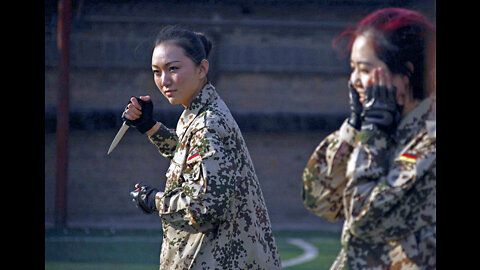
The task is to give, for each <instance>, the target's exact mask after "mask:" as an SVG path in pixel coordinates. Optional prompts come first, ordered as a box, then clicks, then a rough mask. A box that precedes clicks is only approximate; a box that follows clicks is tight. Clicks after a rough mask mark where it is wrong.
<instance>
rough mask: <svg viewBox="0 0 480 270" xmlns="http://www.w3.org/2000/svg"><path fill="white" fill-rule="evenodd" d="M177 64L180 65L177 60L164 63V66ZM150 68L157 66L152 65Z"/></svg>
mask: <svg viewBox="0 0 480 270" xmlns="http://www.w3.org/2000/svg"><path fill="white" fill-rule="evenodd" d="M177 62H178V63H180V61H178V60H173V61H170V62H168V63H166V64H165V66H167V67H168V66H169V65H171V64H173V63H177ZM152 67H158V66H157V65H152Z"/></svg>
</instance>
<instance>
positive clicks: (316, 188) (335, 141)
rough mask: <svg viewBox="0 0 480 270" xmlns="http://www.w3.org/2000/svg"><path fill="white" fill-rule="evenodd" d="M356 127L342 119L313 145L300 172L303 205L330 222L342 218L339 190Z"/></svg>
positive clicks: (343, 183)
mask: <svg viewBox="0 0 480 270" xmlns="http://www.w3.org/2000/svg"><path fill="white" fill-rule="evenodd" d="M356 133H357V130H356V129H355V128H353V127H352V126H350V125H349V124H348V123H347V121H346V120H345V121H344V123H343V124H342V126H341V127H340V129H339V130H337V131H335V132H334V133H332V134H330V135H329V136H327V137H326V138H325V139H324V140H323V141H322V142H320V144H319V145H318V146H317V148H316V149H315V151H314V152H313V154H312V156H311V157H310V159H309V161H308V163H307V166H306V168H305V169H304V171H303V174H302V180H303V190H302V197H303V204H304V205H305V207H306V208H307V209H308V210H309V211H310V212H312V213H314V214H316V215H318V216H320V217H323V218H325V219H327V220H329V221H331V222H335V221H338V220H339V219H341V218H342V217H343V201H342V199H343V191H344V189H345V186H346V183H347V178H346V177H345V172H346V168H347V161H348V158H349V156H350V154H351V152H352V150H353V145H354V140H355V136H356Z"/></svg>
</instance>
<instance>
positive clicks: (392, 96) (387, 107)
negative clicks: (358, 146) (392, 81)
mask: <svg viewBox="0 0 480 270" xmlns="http://www.w3.org/2000/svg"><path fill="white" fill-rule="evenodd" d="M396 93H397V89H396V88H395V87H391V88H387V87H386V86H380V85H373V86H369V87H367V89H366V99H365V104H364V109H363V113H362V130H367V131H369V130H373V129H375V128H378V129H380V130H383V131H384V132H386V133H387V134H392V133H393V132H394V131H395V130H396V128H397V125H398V123H399V122H400V119H401V112H402V108H403V106H400V105H398V104H397V101H396Z"/></svg>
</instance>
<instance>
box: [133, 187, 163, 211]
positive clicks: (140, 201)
mask: <svg viewBox="0 0 480 270" xmlns="http://www.w3.org/2000/svg"><path fill="white" fill-rule="evenodd" d="M157 192H158V189H156V188H152V187H150V186H147V185H144V184H142V183H137V184H136V185H135V190H134V191H132V192H130V196H132V198H133V199H132V201H133V202H134V203H135V204H136V205H137V207H138V208H140V209H141V210H142V211H143V212H144V213H145V214H151V213H153V212H155V211H157V207H156V205H155V194H157Z"/></svg>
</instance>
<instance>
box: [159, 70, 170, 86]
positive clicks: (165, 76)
mask: <svg viewBox="0 0 480 270" xmlns="http://www.w3.org/2000/svg"><path fill="white" fill-rule="evenodd" d="M170 83H171V78H170V76H169V75H168V73H164V74H163V75H162V78H161V79H160V86H161V87H167V86H169V85H170Z"/></svg>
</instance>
